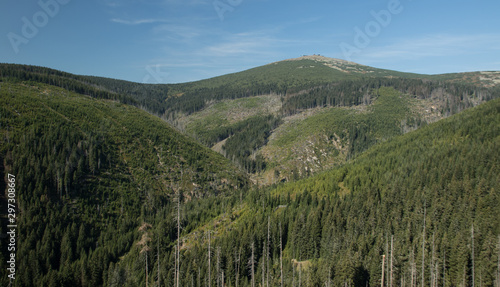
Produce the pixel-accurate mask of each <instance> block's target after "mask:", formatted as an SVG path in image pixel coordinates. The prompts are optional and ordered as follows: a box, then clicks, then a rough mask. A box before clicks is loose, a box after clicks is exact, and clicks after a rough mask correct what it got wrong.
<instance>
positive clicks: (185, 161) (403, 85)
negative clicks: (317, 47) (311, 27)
mask: <svg viewBox="0 0 500 287" xmlns="http://www.w3.org/2000/svg"><path fill="white" fill-rule="evenodd" d="M300 64H301V65H303V63H300ZM291 65H292V64H290V63H285V64H284V65H282V66H279V69H278V70H271V72H269V74H267V76H265V77H264V76H260V74H259V73H261V72H262V71H263V70H262V69H260V70H250V71H249V72H248V73H246V74H245V73H243V74H235V75H232V76H230V79H232V80H234V81H233V82H228V81H226V80H227V78H224V77H221V78H215V79H213V80H212V81H209V80H205V81H201V82H199V83H186V84H176V85H144V84H136V83H130V82H125V81H116V80H112V79H103V78H95V77H85V76H77V75H71V74H67V73H64V72H60V71H55V70H50V69H46V68H40V67H31V66H19V65H1V69H0V72H1V74H0V101H1V107H0V173H1V178H0V186H1V190H2V194H1V195H0V203H1V227H0V228H1V230H0V234H1V237H0V239H1V240H0V250H1V252H0V262H2V263H1V267H2V268H1V270H0V284H1V286H9V284H10V286H176V287H178V286H217V287H219V286H252V287H255V286H391V287H392V286H430V287H437V286H464V287H465V286H494V287H498V286H500V99H499V96H500V90H499V88H498V87H495V86H491V87H490V86H481V85H477V84H474V83H468V82H460V81H458V80H457V79H455V78H454V79H451V80H450V79H448V78H446V76H441V77H438V78H435V79H429V77H423V78H418V77H417V76H416V75H402V74H395V75H394V77H390V78H389V77H385V76H384V77H379V76H376V77H371V78H368V77H365V76H363V77H362V78H360V77H354V76H352V75H351V76H345V77H343V78H339V77H338V78H335V80H334V81H333V80H331V76H332V75H329V76H328V78H326V77H325V78H323V77H322V76H321V75H324V72H323V71H320V72H318V74H314V73H313V74H298V75H292V76H290V75H291V74H293V73H291V72H289V71H290V70H291V69H292V68H293V67H292V66H291ZM266 69H270V68H269V67H266ZM304 70H305V69H304ZM287 71H288V72H287ZM283 73H285V74H286V75H288V76H283V77H280V76H277V75H282V74H283ZM287 73H288V74H287ZM301 73H302V71H301ZM380 73H382V72H380ZM383 73H386V72H383ZM336 75H337V74H333V76H336ZM381 75H382V74H381ZM383 75H385V74H383ZM337 76H338V75H337ZM302 79H305V80H302ZM265 93H270V94H273V95H278V96H279V99H280V101H281V105H280V109H279V110H277V112H276V113H274V114H258V115H252V116H248V117H246V118H243V117H242V120H240V121H234V122H229V121H228V122H224V124H221V125H219V126H217V127H216V128H212V129H208V128H207V129H205V130H203V128H202V127H200V128H199V129H198V130H197V131H196V134H195V137H191V136H190V135H188V133H183V131H182V129H176V128H174V127H173V126H172V123H173V122H174V121H176V120H181V119H182V116H189V115H191V114H195V113H196V112H199V111H202V110H204V109H206V108H207V107H208V106H210V105H212V104H213V103H214V102H220V101H224V100H228V99H230V100H233V99H239V98H247V97H254V96H256V95H261V94H265ZM417 100H422V101H425V100H432V101H433V103H439V105H437V104H436V106H435V109H436V110H437V112H439V113H440V115H443V119H441V120H438V121H435V122H428V123H427V122H425V119H423V118H421V117H420V116H419V115H420V114H418V113H417V112H415V111H414V110H412V109H413V108H412V107H413V106H412V105H410V104H407V103H410V102H412V101H417ZM353 107H354V108H356V109H358V110H359V111H358V112H357V113H356V114H355V115H354V116H352V121H351V122H348V123H347V125H346V124H345V123H344V125H341V123H340V121H339V122H338V126H335V127H333V126H332V127H331V136H330V138H333V137H334V136H338V137H339V142H344V143H345V152H346V154H347V155H348V156H347V157H346V160H345V161H344V162H341V163H339V164H337V165H335V166H334V167H332V168H328V169H324V170H322V171H320V172H317V173H314V174H312V175H309V176H307V177H303V178H295V179H290V180H288V181H287V182H278V183H274V184H269V185H263V184H258V183H255V182H254V180H253V179H254V177H253V176H254V175H256V174H257V175H259V174H262V173H264V172H265V171H268V170H272V169H275V170H276V169H277V166H272V165H271V163H270V161H269V160H268V159H267V158H265V157H264V156H263V155H262V153H261V151H262V149H263V147H264V146H265V145H266V144H267V143H268V142H269V141H271V140H273V139H274V137H277V135H276V130H277V129H278V128H279V127H280V126H282V125H284V124H287V123H288V122H290V121H291V119H293V118H294V117H298V116H301V115H303V114H305V111H306V112H307V111H311V110H314V109H322V108H324V109H339V110H340V111H342V112H343V113H345V114H348V113H349V111H350V110H348V108H353ZM327 111H330V110H327ZM349 115H350V114H349ZM347 118H348V117H347V116H346V117H345V118H342V119H343V120H344V119H347ZM335 119H337V118H335ZM339 119H340V117H339ZM410 120H411V121H412V122H411V125H412V126H414V128H413V129H411V131H406V130H403V128H402V126H401V125H402V122H404V123H405V124H408V123H409V122H410ZM336 124H337V122H336V121H333V123H332V124H330V123H329V124H328V125H336ZM333 131H335V132H333ZM327 132H328V131H327ZM327 138H328V136H327ZM330 138H328V139H329V140H331V139H330ZM217 143H219V144H221V143H223V144H221V149H220V152H219V153H217V152H215V151H213V150H211V149H210V148H209V147H212V146H214V145H216V144H217ZM337 152H338V151H337ZM278 173H279V171H278ZM13 178H15V180H12V179H13ZM13 183H15V184H13ZM13 189H15V196H13V197H10V194H13V193H14V191H13ZM9 198H15V201H9ZM13 202H14V204H15V207H14V208H13V209H9V208H10V206H9V203H11V204H12V203H13ZM9 214H15V223H16V225H17V227H16V228H15V232H16V235H15V251H14V252H13V251H12V249H11V247H12V245H9V243H12V241H11V240H10V237H9V236H10V234H9V231H10V230H11V227H8V226H9V225H10V224H11V223H12V222H10V221H9V219H10V218H11V216H9ZM9 222H10V223H9ZM11 254H15V279H14V280H11V279H10V278H9V277H8V275H9V274H11V272H10V271H9V270H8V269H7V268H8V267H9V263H7V262H8V260H10V258H11V256H12V255H11Z"/></svg>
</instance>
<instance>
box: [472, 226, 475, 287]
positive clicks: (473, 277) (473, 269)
mask: <svg viewBox="0 0 500 287" xmlns="http://www.w3.org/2000/svg"><path fill="white" fill-rule="evenodd" d="M471 241H472V287H474V285H475V282H476V278H475V266H474V223H472V227H471Z"/></svg>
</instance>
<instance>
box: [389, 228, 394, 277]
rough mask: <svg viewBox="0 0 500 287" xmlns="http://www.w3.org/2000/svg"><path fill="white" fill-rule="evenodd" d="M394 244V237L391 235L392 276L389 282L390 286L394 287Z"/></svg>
mask: <svg viewBox="0 0 500 287" xmlns="http://www.w3.org/2000/svg"><path fill="white" fill-rule="evenodd" d="M393 244H394V235H391V273H390V274H391V276H390V281H389V286H390V287H392V278H393V277H392V275H393V273H392V271H393V269H392V268H393V259H394V253H393V250H394V249H393Z"/></svg>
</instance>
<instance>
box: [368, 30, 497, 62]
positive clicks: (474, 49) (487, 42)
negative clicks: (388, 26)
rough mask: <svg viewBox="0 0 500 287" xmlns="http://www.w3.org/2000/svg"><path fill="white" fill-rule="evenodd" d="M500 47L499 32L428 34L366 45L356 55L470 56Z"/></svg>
mask: <svg viewBox="0 0 500 287" xmlns="http://www.w3.org/2000/svg"><path fill="white" fill-rule="evenodd" d="M493 50H497V51H498V50H500V35H498V34H476V35H445V34H437V35H429V36H425V37H420V38H414V39H402V40H400V41H399V42H396V43H393V44H390V45H385V46H378V47H367V48H366V49H365V50H362V51H361V53H360V54H359V55H358V58H363V59H366V60H371V61H377V62H378V61H386V60H387V59H391V60H394V59H400V60H405V59H411V60H415V59H417V58H429V57H445V56H460V55H472V54H478V53H482V52H485V51H493Z"/></svg>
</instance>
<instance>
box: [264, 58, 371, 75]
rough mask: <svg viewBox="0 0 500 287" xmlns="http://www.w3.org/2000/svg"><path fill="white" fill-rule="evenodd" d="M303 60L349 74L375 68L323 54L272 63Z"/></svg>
mask: <svg viewBox="0 0 500 287" xmlns="http://www.w3.org/2000/svg"><path fill="white" fill-rule="evenodd" d="M302 60H311V61H315V62H317V63H319V64H322V65H324V66H326V67H329V68H332V69H336V70H339V71H341V72H344V73H347V74H350V73H361V74H365V73H372V72H374V70H375V69H374V68H371V67H368V66H365V65H361V64H358V63H355V62H350V61H346V60H342V59H337V58H329V57H325V56H322V55H303V56H301V57H298V58H291V59H287V60H283V61H279V62H274V63H272V64H277V63H283V62H292V61H302Z"/></svg>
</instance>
